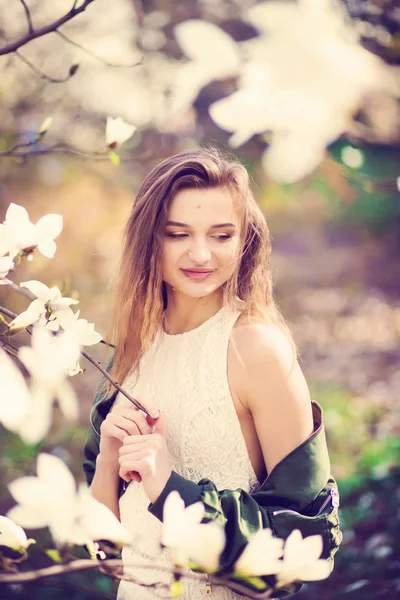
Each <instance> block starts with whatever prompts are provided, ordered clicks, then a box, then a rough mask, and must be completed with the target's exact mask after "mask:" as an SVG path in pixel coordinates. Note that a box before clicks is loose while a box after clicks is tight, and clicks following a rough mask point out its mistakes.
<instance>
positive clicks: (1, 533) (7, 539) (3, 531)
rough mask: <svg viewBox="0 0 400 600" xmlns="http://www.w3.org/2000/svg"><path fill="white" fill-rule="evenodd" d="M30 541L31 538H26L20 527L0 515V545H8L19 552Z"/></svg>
mask: <svg viewBox="0 0 400 600" xmlns="http://www.w3.org/2000/svg"><path fill="white" fill-rule="evenodd" d="M32 542H33V540H28V538H27V537H26V533H25V531H24V530H23V529H22V527H20V526H19V525H16V523H14V521H12V520H11V519H8V518H7V517H3V516H1V515H0V546H8V548H12V549H13V550H18V551H19V552H21V551H22V550H25V549H26V548H27V547H28V546H29V545H30V544H31V543H32Z"/></svg>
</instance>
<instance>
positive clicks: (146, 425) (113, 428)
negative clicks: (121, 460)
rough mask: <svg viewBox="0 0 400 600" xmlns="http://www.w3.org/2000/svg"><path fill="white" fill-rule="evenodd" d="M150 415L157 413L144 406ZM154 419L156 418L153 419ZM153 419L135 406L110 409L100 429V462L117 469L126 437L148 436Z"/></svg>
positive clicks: (153, 409) (119, 406)
mask: <svg viewBox="0 0 400 600" xmlns="http://www.w3.org/2000/svg"><path fill="white" fill-rule="evenodd" d="M145 408H146V410H147V411H148V412H149V413H150V414H152V415H158V414H159V411H158V410H157V409H156V408H155V407H152V406H145ZM155 418H156V417H155ZM155 418H152V417H148V416H146V415H145V414H144V413H143V412H142V411H140V410H138V409H137V408H136V407H135V406H133V405H132V406H123V405H119V404H118V405H117V406H115V407H113V408H112V410H111V411H110V412H109V413H108V415H107V417H106V418H105V419H104V421H103V422H102V424H101V427H100V453H99V457H101V458H100V460H101V461H102V462H106V463H108V464H113V465H115V467H116V468H117V467H118V457H119V449H120V447H121V445H122V443H123V441H124V439H125V438H126V437H127V436H140V435H147V434H150V433H151V432H152V430H153V425H154V423H155Z"/></svg>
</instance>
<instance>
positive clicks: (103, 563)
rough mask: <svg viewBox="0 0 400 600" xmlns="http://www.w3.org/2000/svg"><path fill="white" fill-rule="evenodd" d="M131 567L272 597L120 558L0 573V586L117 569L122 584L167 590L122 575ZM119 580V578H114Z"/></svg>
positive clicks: (210, 578)
mask: <svg viewBox="0 0 400 600" xmlns="http://www.w3.org/2000/svg"><path fill="white" fill-rule="evenodd" d="M135 567H140V568H141V569H142V568H145V569H156V570H158V571H163V572H169V573H171V574H172V573H175V574H177V575H180V576H181V577H186V578H190V579H196V580H197V581H204V582H206V581H207V582H209V583H211V584H213V583H214V584H215V585H223V586H225V587H229V588H230V589H231V590H233V591H236V592H240V593H242V594H245V595H246V597H247V598H258V599H264V600H267V599H268V598H271V596H272V595H273V592H274V589H271V588H268V589H267V590H265V591H264V592H259V591H254V592H253V591H252V590H250V589H249V588H248V587H247V586H245V585H243V584H242V583H239V582H236V581H232V580H230V579H228V578H226V577H213V576H207V575H206V574H204V573H195V572H194V571H189V570H188V569H182V568H179V567H175V566H172V565H166V564H165V563H160V564H159V563H155V562H153V561H149V562H148V563H143V562H140V563H135V562H130V563H126V562H123V561H122V559H120V558H111V559H106V560H90V559H77V560H74V561H72V562H70V563H66V564H61V565H60V564H58V565H52V566H51V567H44V568H42V569H37V570H34V571H25V572H22V573H21V572H20V573H10V574H8V573H6V574H1V573H0V583H26V582H29V581H39V580H41V579H45V578H47V577H54V576H56V575H65V574H67V573H77V572H78V571H87V570H89V569H96V568H101V569H103V568H107V570H108V569H110V571H111V573H110V574H112V571H113V570H114V569H115V570H120V569H122V568H123V569H124V576H123V579H124V580H125V581H131V582H132V583H136V584H138V585H142V586H144V587H152V588H155V587H160V586H163V585H164V587H169V586H168V584H163V583H162V582H155V583H151V584H145V583H144V582H141V581H139V580H138V579H136V578H134V577H129V576H128V575H127V574H126V570H127V568H129V569H130V568H135ZM118 578H119V577H118Z"/></svg>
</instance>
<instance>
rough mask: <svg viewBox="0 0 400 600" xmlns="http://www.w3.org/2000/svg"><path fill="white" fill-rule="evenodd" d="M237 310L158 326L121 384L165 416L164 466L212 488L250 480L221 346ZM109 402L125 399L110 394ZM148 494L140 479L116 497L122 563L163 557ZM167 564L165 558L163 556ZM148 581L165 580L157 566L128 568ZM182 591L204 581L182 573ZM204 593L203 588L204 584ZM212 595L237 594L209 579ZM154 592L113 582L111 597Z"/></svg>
mask: <svg viewBox="0 0 400 600" xmlns="http://www.w3.org/2000/svg"><path fill="white" fill-rule="evenodd" d="M239 314H240V312H239V311H235V312H234V311H231V310H229V309H227V308H222V309H220V310H219V311H218V312H217V313H216V314H215V315H214V316H212V317H211V318H210V319H208V320H207V321H205V322H204V323H202V325H200V326H199V327H197V328H195V329H192V330H191V331H188V332H186V333H183V334H178V335H169V334H167V333H164V332H163V333H160V334H159V335H158V337H157V338H156V340H155V342H154V344H153V345H152V347H151V348H150V350H149V351H148V352H147V353H146V354H145V355H144V356H143V358H142V360H141V363H140V375H139V377H138V379H137V381H134V378H132V377H130V376H128V378H127V379H126V380H125V382H124V388H125V389H126V390H128V391H129V392H130V393H131V394H132V395H133V396H134V397H136V398H137V399H138V400H140V401H142V402H145V401H146V400H151V401H152V402H154V404H155V405H156V406H157V407H158V408H159V409H160V410H162V411H164V412H165V414H166V418H167V427H168V432H167V446H168V450H169V453H170V457H171V463H172V469H173V470H174V471H176V472H177V473H178V474H179V475H181V476H183V477H185V478H187V479H190V480H192V481H194V482H196V483H197V482H198V481H199V480H200V479H202V478H204V477H206V478H208V479H210V480H211V481H212V482H213V483H214V484H215V485H216V486H217V488H218V489H221V490H222V489H237V488H242V489H243V490H245V491H247V492H252V491H255V490H256V489H257V487H258V485H259V484H258V481H257V477H256V475H255V472H254V469H253V467H252V464H251V462H250V458H249V455H248V452H247V447H246V443H245V441H244V438H243V434H242V430H241V427H240V423H239V419H238V417H237V413H236V409H235V407H234V404H233V401H232V396H231V393H230V389H229V384H228V377H227V353H228V344H229V338H230V334H231V330H232V327H233V325H234V323H235V321H236V320H237V318H238V317H239ZM116 402H117V403H127V404H129V401H128V400H127V399H126V398H125V397H124V396H122V395H121V394H118V396H117V400H116ZM148 505H149V500H148V498H147V496H146V494H145V493H144V490H143V486H142V485H141V484H140V483H137V482H132V483H130V484H129V486H128V487H127V489H126V491H125V493H124V494H123V496H122V497H121V499H120V514H121V521H122V523H123V525H124V526H125V527H126V528H127V529H128V530H129V531H130V532H131V533H132V535H133V537H134V540H135V544H134V545H135V548H137V551H135V550H132V549H125V550H124V552H123V559H124V561H125V563H127V564H128V563H129V562H131V561H137V560H138V552H139V553H140V554H141V555H142V556H143V557H144V558H150V557H157V562H162V563H164V562H167V563H168V556H167V552H166V551H165V550H160V545H159V540H160V531H161V523H160V522H159V521H158V519H156V517H154V516H153V515H152V514H151V513H150V512H149V511H148V510H147V507H148ZM168 564H170V563H168ZM135 574H136V575H137V576H138V577H140V578H141V580H145V581H147V582H148V583H151V582H154V581H160V580H168V581H170V580H171V577H170V575H166V573H164V572H162V571H154V570H151V571H150V570H149V569H140V571H139V570H137V569H136V570H135ZM183 583H184V589H185V592H184V594H183V596H180V598H184V599H185V600H189V599H190V600H197V599H200V598H205V597H206V595H207V588H206V585H205V583H204V582H200V581H195V580H191V579H185V580H184V582H183ZM208 593H209V590H208ZM211 593H212V597H213V598H215V600H230V599H233V598H239V597H241V598H243V596H238V595H237V594H235V593H234V592H231V591H230V590H229V589H227V588H224V587H221V586H215V585H213V586H212V590H211ZM157 596H158V597H159V596H160V590H158V591H157V595H156V594H155V592H154V590H152V589H145V588H139V587H138V586H137V585H135V584H134V583H131V582H125V581H123V582H121V583H120V586H119V591H118V600H132V599H134V598H137V599H139V600H147V599H154V598H156V597H157Z"/></svg>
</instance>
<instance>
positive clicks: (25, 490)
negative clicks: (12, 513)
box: [8, 476, 48, 527]
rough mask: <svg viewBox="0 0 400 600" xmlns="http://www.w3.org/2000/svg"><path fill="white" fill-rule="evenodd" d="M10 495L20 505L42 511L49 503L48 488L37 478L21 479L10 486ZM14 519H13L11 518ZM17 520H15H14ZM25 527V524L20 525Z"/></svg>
mask: <svg viewBox="0 0 400 600" xmlns="http://www.w3.org/2000/svg"><path fill="white" fill-rule="evenodd" d="M8 489H9V491H10V494H11V495H12V497H13V498H14V500H15V501H16V502H18V504H21V505H27V506H31V507H33V508H34V509H42V508H43V507H44V506H45V505H46V504H47V503H48V496H47V491H48V490H47V486H46V485H43V482H41V481H40V480H39V479H38V478H37V477H33V476H30V477H19V478H18V479H14V481H12V482H11V483H10V484H9V485H8ZM10 518H13V517H10ZM14 520H15V519H14ZM19 524H20V525H22V526H23V527H24V524H23V523H19Z"/></svg>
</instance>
